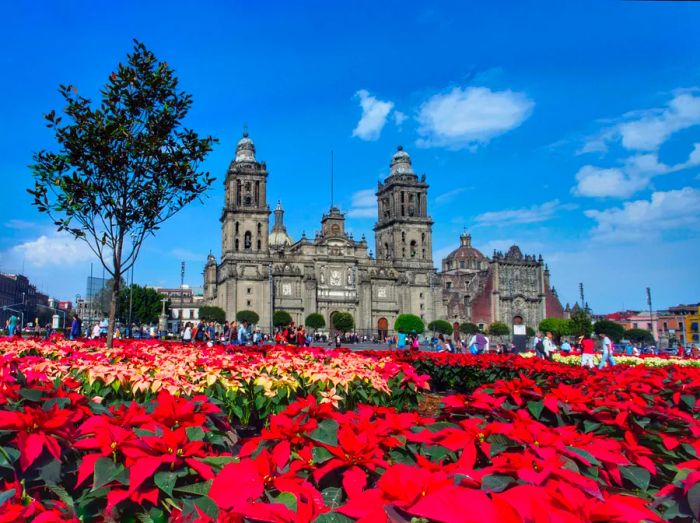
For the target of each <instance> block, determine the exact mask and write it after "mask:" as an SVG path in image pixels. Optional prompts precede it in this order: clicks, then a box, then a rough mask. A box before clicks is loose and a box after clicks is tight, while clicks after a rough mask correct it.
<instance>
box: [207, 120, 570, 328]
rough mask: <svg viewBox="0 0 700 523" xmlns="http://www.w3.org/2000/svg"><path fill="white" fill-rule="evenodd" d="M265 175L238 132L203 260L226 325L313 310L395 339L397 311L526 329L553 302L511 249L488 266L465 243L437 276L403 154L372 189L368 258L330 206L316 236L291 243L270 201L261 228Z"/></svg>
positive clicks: (542, 278) (210, 297)
mask: <svg viewBox="0 0 700 523" xmlns="http://www.w3.org/2000/svg"><path fill="white" fill-rule="evenodd" d="M267 179H268V172H267V167H266V165H265V163H264V162H258V161H257V159H256V157H255V146H254V144H253V142H252V140H251V139H250V138H249V137H248V135H247V133H244V135H243V138H242V139H241V140H240V141H239V142H238V145H237V147H236V156H235V158H234V159H233V161H232V162H231V164H230V166H229V169H228V172H227V174H226V179H225V182H224V183H225V187H226V196H225V204H224V209H223V212H222V215H221V228H222V255H221V259H220V260H219V261H218V262H217V260H216V258H215V257H214V256H213V255H211V254H210V255H209V257H208V259H207V264H206V266H205V269H204V298H205V300H206V302H207V303H209V304H213V305H218V306H220V307H221V308H223V309H224V310H225V311H226V314H227V317H229V318H233V317H235V313H236V312H237V311H240V310H254V311H255V312H257V313H258V314H259V315H260V325H261V326H262V327H263V328H264V329H267V328H269V327H268V326H269V325H270V324H271V319H272V315H273V313H274V311H276V310H285V311H287V312H288V313H289V314H290V315H291V316H292V318H293V319H294V321H295V322H297V323H304V321H305V318H306V316H308V315H309V314H310V313H313V312H318V313H320V314H322V315H323V316H324V318H325V320H326V324H327V325H332V322H331V317H332V315H333V314H334V313H335V312H349V313H350V314H352V316H353V318H354V319H355V326H356V330H357V331H358V332H362V333H367V334H375V335H376V334H378V335H379V336H382V335H385V334H387V333H390V332H391V331H392V328H393V324H394V320H395V319H396V316H397V315H398V314H399V313H411V314H415V315H417V316H420V317H421V318H423V319H424V320H425V321H426V322H429V321H432V320H434V319H444V318H447V319H449V320H451V321H456V322H462V321H474V322H475V323H484V324H489V323H491V322H493V321H496V320H501V321H507V322H508V321H509V320H508V318H509V317H512V315H513V313H515V312H517V313H519V314H521V315H523V317H524V318H525V319H526V323H527V324H536V323H533V322H535V321H537V322H539V320H540V319H542V318H543V317H544V314H545V313H546V311H547V310H548V309H547V303H548V300H549V301H550V302H552V303H553V300H552V297H553V298H554V299H555V300H556V296H555V295H553V294H552V291H550V290H549V281H548V278H549V273H548V272H547V271H546V269H545V268H544V267H543V263H542V260H541V258H540V259H538V260H535V259H534V257H529V256H522V254H520V251H519V250H517V247H515V248H514V249H516V250H517V252H516V251H514V250H513V249H511V251H509V252H508V254H506V255H505V256H504V255H500V254H498V255H494V258H493V259H491V260H489V259H487V258H486V257H484V256H483V255H482V254H481V253H480V252H479V251H477V250H476V249H474V248H473V247H472V246H471V237H469V236H468V235H463V236H462V238H461V242H462V244H461V246H460V248H459V249H457V250H456V251H454V252H453V253H452V254H450V256H448V257H447V258H446V259H445V260H443V264H442V272H440V273H439V272H438V271H437V270H436V269H435V268H434V266H433V257H432V225H433V221H432V219H431V218H430V215H429V214H428V184H427V182H426V180H425V176H421V177H418V176H417V175H416V174H415V173H414V171H413V168H412V165H411V159H410V157H409V155H408V153H407V152H406V151H404V150H403V149H402V148H401V147H399V148H398V151H397V152H396V153H395V154H394V155H393V157H392V159H391V163H390V167H389V175H388V177H387V178H386V179H385V180H384V181H383V182H379V184H378V187H377V193H376V194H377V221H376V223H375V226H374V233H375V252H376V253H377V256H376V259H375V258H373V257H372V256H371V254H370V253H369V251H368V242H367V239H366V238H365V237H364V236H363V237H362V238H360V239H359V240H357V239H355V238H353V237H352V235H351V234H350V233H348V232H346V230H345V215H344V214H343V213H342V212H341V211H340V210H339V209H338V208H337V207H331V209H329V211H328V212H327V213H326V214H324V215H323V216H322V218H321V228H320V231H319V232H317V233H316V234H315V236H314V237H313V238H309V237H306V235H302V237H301V238H300V239H298V240H296V241H294V240H293V239H292V238H291V237H290V235H289V234H288V233H287V229H286V226H285V224H284V210H283V208H282V205H281V203H280V202H278V203H277V205H276V207H275V211H274V217H275V221H274V225H273V227H272V229H271V230H270V223H269V218H270V214H271V213H270V208H269V205H268V202H267V199H266V193H267ZM509 285H510V286H512V287H513V288H512V289H510V288H509V287H508V286H509ZM508 289H510V290H508ZM516 291H517V292H516ZM548 296H549V298H548ZM556 303H557V304H558V300H556ZM271 304H272V305H273V306H271ZM559 308H561V305H559Z"/></svg>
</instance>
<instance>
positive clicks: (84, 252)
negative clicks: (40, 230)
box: [9, 233, 96, 267]
mask: <svg viewBox="0 0 700 523" xmlns="http://www.w3.org/2000/svg"><path fill="white" fill-rule="evenodd" d="M9 257H10V258H14V259H17V258H20V259H22V260H24V261H25V262H26V263H27V264H29V265H31V266H33V267H48V266H66V265H78V264H81V263H84V262H86V261H90V260H94V259H95V258H96V257H95V255H94V254H93V253H92V251H91V250H90V248H89V247H88V246H87V244H86V243H85V242H84V241H82V240H77V239H75V238H73V237H72V236H69V235H68V234H60V233H53V234H51V235H48V236H47V235H41V236H39V237H38V238H36V239H35V240H29V241H26V242H24V243H20V244H19V245H15V246H14V247H12V248H11V249H10V253H9Z"/></svg>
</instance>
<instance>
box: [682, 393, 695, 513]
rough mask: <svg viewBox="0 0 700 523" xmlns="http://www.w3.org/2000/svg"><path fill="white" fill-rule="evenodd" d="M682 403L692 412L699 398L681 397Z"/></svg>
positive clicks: (686, 395) (687, 395)
mask: <svg viewBox="0 0 700 523" xmlns="http://www.w3.org/2000/svg"><path fill="white" fill-rule="evenodd" d="M681 401H682V402H683V403H685V404H686V405H687V406H688V408H689V409H690V410H691V411H692V410H693V409H694V408H695V402H696V401H697V398H696V397H695V396H691V395H690V394H684V395H683V396H681ZM696 517H697V516H696Z"/></svg>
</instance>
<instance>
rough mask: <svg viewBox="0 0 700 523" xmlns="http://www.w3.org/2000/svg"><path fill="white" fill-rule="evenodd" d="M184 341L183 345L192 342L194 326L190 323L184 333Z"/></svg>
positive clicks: (186, 325)
mask: <svg viewBox="0 0 700 523" xmlns="http://www.w3.org/2000/svg"><path fill="white" fill-rule="evenodd" d="M182 341H183V343H191V342H192V324H191V323H190V322H189V321H188V322H187V323H186V324H185V330H184V331H182Z"/></svg>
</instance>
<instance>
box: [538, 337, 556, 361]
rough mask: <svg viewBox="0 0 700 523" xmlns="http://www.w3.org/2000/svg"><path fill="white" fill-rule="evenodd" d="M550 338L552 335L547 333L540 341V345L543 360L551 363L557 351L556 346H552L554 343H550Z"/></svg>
mask: <svg viewBox="0 0 700 523" xmlns="http://www.w3.org/2000/svg"><path fill="white" fill-rule="evenodd" d="M552 338H553V335H552V333H551V332H548V333H547V334H546V335H545V337H544V339H543V340H542V345H544V358H545V359H546V360H549V361H552V356H553V355H554V353H555V352H556V351H557V346H556V345H555V344H554V341H552Z"/></svg>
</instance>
